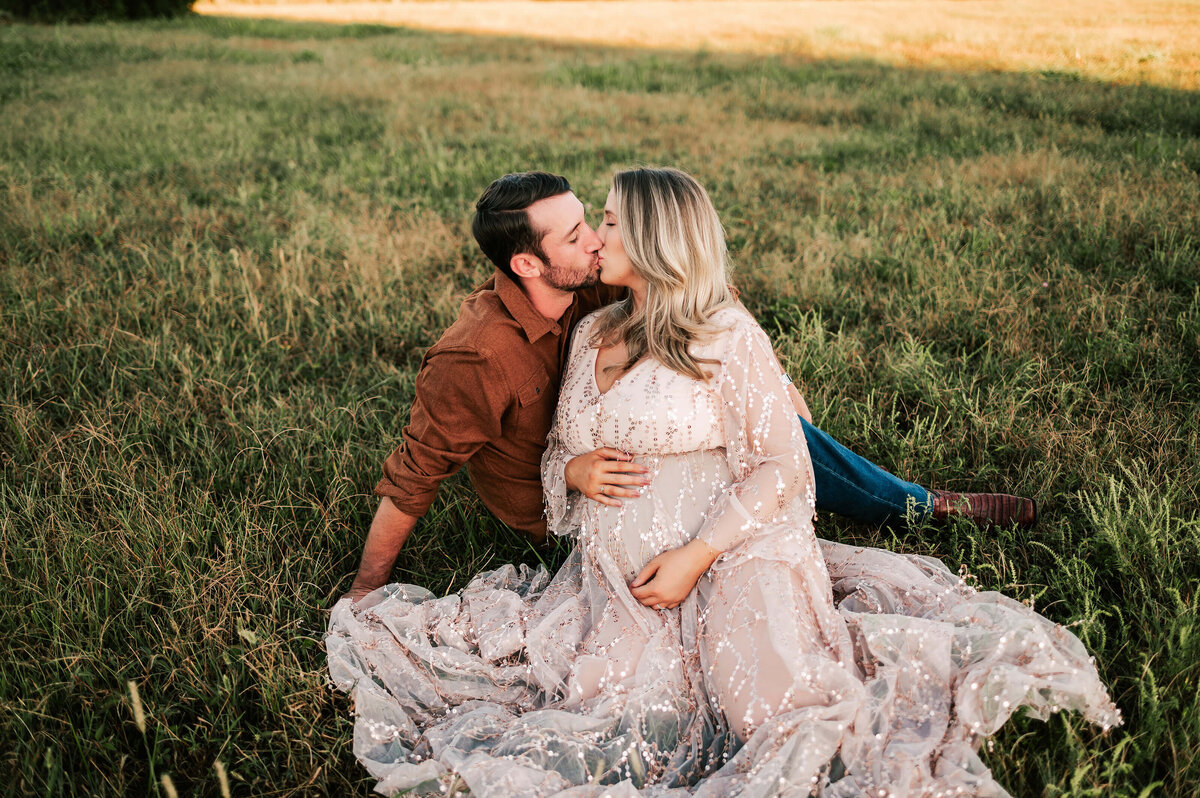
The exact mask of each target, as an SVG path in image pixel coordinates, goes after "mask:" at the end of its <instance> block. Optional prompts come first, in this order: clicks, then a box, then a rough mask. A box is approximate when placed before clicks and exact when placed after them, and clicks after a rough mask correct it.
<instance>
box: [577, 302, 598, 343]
mask: <svg viewBox="0 0 1200 798" xmlns="http://www.w3.org/2000/svg"><path fill="white" fill-rule="evenodd" d="M604 310H605V309H604V308H599V309H597V310H593V311H592V312H591V313H589V314H587V315H586V316H584V317H583V318H582V319H580V320H579V322H578V323H577V324H576V325H575V327H574V330H573V331H572V333H571V334H572V335H573V336H575V338H574V340H582V339H584V338H586V337H587V336H588V335H589V334H590V331H591V329H592V328H593V327H595V326H596V320H597V319H599V318H600V316H602V315H603V314H604Z"/></svg>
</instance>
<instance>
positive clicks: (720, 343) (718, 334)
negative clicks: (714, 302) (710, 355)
mask: <svg viewBox="0 0 1200 798" xmlns="http://www.w3.org/2000/svg"><path fill="white" fill-rule="evenodd" d="M709 325H710V327H711V329H712V330H713V333H712V339H711V340H712V344H713V345H714V346H716V348H718V349H724V348H726V347H728V346H729V345H730V344H732V343H733V342H735V341H737V340H739V339H741V338H742V337H744V336H746V335H754V334H756V333H760V334H763V335H765V334H766V333H763V332H762V328H761V327H759V326H758V322H757V321H756V320H755V318H754V317H753V316H751V315H750V311H748V310H746V309H745V308H744V307H742V304H741V303H740V302H739V303H737V304H734V305H727V306H725V307H723V308H721V309H720V310H718V311H717V312H715V313H713V314H712V315H711V316H710V317H709Z"/></svg>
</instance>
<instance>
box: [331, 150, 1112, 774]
mask: <svg viewBox="0 0 1200 798" xmlns="http://www.w3.org/2000/svg"><path fill="white" fill-rule="evenodd" d="M472 230H473V233H474V236H475V238H476V240H477V241H478V243H479V246H480V248H481V249H482V250H483V252H484V254H485V255H487V257H488V258H489V259H490V260H491V261H492V262H493V263H494V264H495V265H496V267H497V271H496V274H495V275H494V276H493V277H492V278H491V279H490V280H489V281H488V282H487V283H485V284H484V285H483V286H481V287H480V288H479V289H477V290H476V291H475V292H474V293H472V294H471V296H470V297H468V298H467V300H466V301H465V302H464V303H463V305H462V308H461V309H460V312H459V317H458V319H457V320H456V321H455V322H454V324H453V325H452V326H451V327H450V328H449V330H447V332H446V333H445V334H444V335H443V336H442V338H441V339H440V340H439V341H438V343H437V344H435V345H434V346H433V347H432V348H431V349H430V350H429V352H428V353H427V354H426V356H425V359H424V361H423V362H422V365H421V370H420V372H419V374H418V376H417V382H416V399H415V401H414V404H413V407H412V411H411V418H410V422H409V425H408V427H406V428H405V430H404V432H403V441H402V442H401V444H400V446H399V447H398V448H397V450H396V451H395V452H394V453H393V454H392V455H391V456H390V457H389V458H388V460H387V462H386V464H385V466H384V478H383V480H381V482H380V483H379V485H378V486H377V487H376V493H377V494H378V495H380V496H381V497H382V500H381V502H380V505H379V510H378V511H377V513H376V516H375V519H374V521H373V522H372V525H371V529H370V531H369V532H368V535H367V541H366V543H365V545H364V548H363V555H362V561H361V563H360V567H359V571H358V574H357V576H356V577H355V581H354V585H353V586H352V588H351V590H350V592H349V593H348V594H347V595H346V596H344V597H343V598H342V600H340V601H339V602H338V603H337V604H336V605H335V606H334V608H333V612H332V615H331V618H330V624H329V631H328V635H327V637H326V650H327V654H328V662H329V669H330V675H331V677H332V679H333V681H334V683H335V685H336V686H337V687H338V688H339V689H342V690H344V691H346V692H348V693H350V694H351V695H352V696H353V699H354V704H355V731H354V752H355V754H356V756H357V757H358V758H359V760H360V761H361V762H362V763H363V764H364V766H365V767H366V768H367V769H368V771H369V772H370V773H371V775H372V776H374V777H375V778H376V779H378V783H377V785H376V789H377V790H378V791H380V792H383V793H386V794H392V793H396V792H400V791H410V793H411V794H416V795H424V794H428V795H445V794H454V793H455V792H456V791H458V792H462V791H464V790H465V791H469V794H471V795H473V796H497V797H499V796H504V797H505V798H509V797H510V796H551V795H561V796H579V797H584V796H586V797H588V798H599V797H600V796H614V798H621V797H622V796H637V795H647V796H660V795H663V796H665V795H679V796H685V795H695V796H714V797H715V796H732V795H737V796H776V795H779V796H791V795H809V794H817V795H825V796H858V795H871V796H907V795H914V796H915V795H922V796H924V795H930V796H932V795H938V794H942V795H1005V794H1006V793H1005V792H1004V790H1003V788H1001V787H1000V785H998V784H997V783H996V782H995V781H994V779H993V778H992V776H991V773H990V771H989V770H988V769H987V767H986V766H985V765H984V764H983V763H982V762H981V760H980V759H979V757H978V756H977V751H978V748H979V746H980V744H981V743H982V741H983V740H984V739H986V738H987V737H988V736H989V735H991V734H993V733H995V732H996V731H997V729H998V728H999V727H1000V726H1001V725H1002V724H1003V723H1004V721H1005V720H1007V719H1008V718H1009V717H1010V716H1011V715H1012V713H1013V712H1015V711H1016V710H1017V709H1018V708H1020V707H1025V708H1026V710H1027V711H1028V712H1030V713H1031V714H1034V715H1036V716H1038V717H1045V716H1046V715H1048V714H1050V713H1052V712H1055V711H1058V710H1060V709H1073V710H1076V711H1078V712H1081V713H1082V714H1083V716H1084V717H1086V718H1087V719H1088V720H1090V721H1092V722H1094V723H1096V724H1099V725H1100V726H1102V727H1104V728H1108V727H1110V726H1112V725H1115V724H1118V723H1120V713H1119V711H1118V710H1117V708H1116V707H1115V706H1114V705H1113V703H1112V701H1111V700H1110V698H1109V696H1108V692H1107V690H1106V689H1105V687H1104V685H1103V683H1102V682H1101V681H1100V678H1099V675H1098V673H1097V671H1096V668H1095V664H1094V663H1093V661H1092V660H1091V658H1090V657H1089V656H1088V653H1087V651H1086V650H1085V648H1084V646H1083V645H1082V643H1081V642H1080V641H1079V640H1078V639H1077V638H1076V637H1075V636H1074V635H1072V634H1071V633H1070V632H1069V631H1067V630H1066V629H1064V628H1063V627H1061V626H1059V625H1057V624H1054V623H1052V622H1050V621H1049V620H1047V619H1045V618H1043V617H1042V616H1040V615H1039V614H1037V613H1036V612H1034V611H1033V610H1032V609H1030V608H1029V607H1026V606H1025V605H1023V604H1021V603H1019V602H1016V601H1014V600H1012V599H1010V598H1007V597H1005V596H1003V595H1001V594H999V593H994V592H977V591H975V590H974V589H972V588H971V587H969V586H968V585H966V584H965V583H964V582H963V581H962V580H961V579H960V578H958V577H957V576H955V575H954V574H952V573H951V572H950V571H949V570H948V569H947V568H946V567H945V566H944V565H943V564H942V563H941V562H940V561H938V560H936V559H933V558H928V557H918V556H912V555H902V554H897V553H894V552H891V551H887V550H884V549H877V548H867V547H856V546H847V545H844V544H840V543H835V542H831V541H826V540H822V539H820V538H818V537H816V534H815V530H814V526H813V521H814V518H815V513H816V511H817V510H818V509H822V510H826V509H827V510H830V511H833V512H839V513H842V514H847V515H850V516H851V517H853V518H856V519H858V520H866V521H870V522H875V523H904V522H906V521H908V520H911V519H914V518H915V519H923V518H926V517H932V518H933V519H934V520H939V519H943V518H946V517H948V516H952V515H961V516H964V517H966V518H969V519H971V520H973V521H975V522H977V523H980V524H981V525H993V524H1007V525H1017V526H1021V527H1029V526H1032V524H1033V523H1034V522H1035V520H1036V508H1035V506H1034V505H1033V502H1032V501H1030V500H1028V499H1022V498H1019V497H1015V496H1007V495H1004V494H948V493H945V492H942V491H931V490H927V489H925V488H922V487H920V486H918V485H915V484H913V483H909V482H905V481H903V480H901V479H899V478H897V477H895V476H893V475H891V474H889V473H887V472H886V471H883V470H882V469H880V468H878V467H877V466H875V465H873V464H871V463H869V462H867V461H866V460H864V459H862V458H861V457H858V456H857V455H855V454H853V453H852V452H850V451H849V450H848V449H846V448H845V447H843V446H841V445H840V444H838V443H837V442H836V441H834V440H833V439H831V438H830V437H829V436H828V435H826V434H824V433H822V432H821V431H820V430H818V429H817V428H816V427H814V426H813V425H812V423H811V416H810V414H809V412H808V408H807V407H806V405H805V403H804V400H803V398H802V397H801V396H800V394H799V393H798V392H797V391H796V389H795V387H794V386H793V385H792V383H791V380H790V379H789V378H788V376H787V375H786V374H785V373H784V371H783V369H782V368H781V367H780V365H779V362H778V360H777V359H776V357H775V354H774V352H773V350H772V346H771V342H770V340H769V339H768V337H767V336H766V334H765V333H764V332H763V330H762V329H761V328H760V327H759V326H758V324H757V322H756V321H755V320H754V318H753V317H752V316H751V315H750V314H749V313H748V312H747V311H746V310H745V308H743V307H742V306H741V304H740V303H739V302H738V300H737V296H736V292H735V291H734V290H733V289H732V287H731V285H730V280H729V274H728V257H727V253H726V245H725V239H724V233H723V230H722V227H721V223H720V220H719V218H718V215H717V213H716V210H715V209H714V207H713V204H712V202H711V200H710V198H709V196H708V194H707V193H706V192H705V190H704V189H703V187H701V186H700V184H699V183H697V182H696V180H695V179H693V178H692V177H690V176H689V175H687V174H685V173H683V172H681V171H678V170H675V169H652V168H638V169H631V170H626V171H621V172H618V173H616V174H615V175H614V177H613V182H612V187H611V190H610V192H609V195H608V199H607V202H606V204H605V207H604V217H603V220H602V221H601V222H600V225H599V228H598V229H597V230H593V229H592V228H591V227H590V226H589V225H588V223H587V220H586V216H585V209H584V206H583V204H582V203H581V202H580V201H579V200H578V198H576V197H575V195H574V194H573V193H571V190H570V185H569V184H568V182H567V181H566V180H565V179H564V178H562V177H558V176H555V175H550V174H547V173H542V172H530V173H522V174H515V175H506V176H505V177H502V178H500V179H499V180H496V181H495V182H493V183H492V185H490V186H489V187H488V188H487V190H486V191H485V192H484V193H483V195H482V196H481V197H480V199H479V201H478V203H477V204H476V213H475V218H474V222H473V226H472ZM464 464H466V465H467V466H468V469H469V473H470V476H471V479H472V482H473V483H474V485H475V487H476V490H477V491H478V493H479V495H480V497H481V498H482V500H483V502H484V504H485V505H486V506H487V508H488V509H489V510H490V511H491V512H493V513H494V514H495V515H496V516H497V517H498V518H500V520H502V521H504V522H505V523H507V524H508V525H509V526H511V527H513V528H514V529H516V530H519V531H522V532H525V533H526V534H529V535H530V536H531V537H533V538H534V539H535V540H541V539H545V537H546V535H547V534H553V535H559V536H564V537H569V538H571V540H572V549H571V553H570V554H569V556H568V557H567V559H566V561H565V562H564V564H563V565H562V567H561V568H559V570H558V571H557V572H556V573H554V574H550V573H549V572H548V571H547V570H546V569H545V568H544V567H539V568H537V569H532V568H530V567H528V566H525V565H522V566H521V567H519V568H517V567H514V566H512V565H505V566H503V567H501V568H498V569H495V570H492V571H487V572H484V573H481V574H478V575H477V576H476V577H475V578H474V579H473V580H472V581H471V582H470V584H468V585H467V587H466V588H464V589H463V590H461V591H459V592H458V593H455V594H452V595H449V596H444V597H436V596H434V595H433V594H432V593H430V592H429V591H428V590H425V589H423V588H421V587H418V586H414V585H398V584H390V585H389V584H385V583H386V582H387V580H388V577H389V576H390V573H391V569H392V566H393V564H394V562H395V558H396V555H397V553H398V552H399V550H400V548H401V546H403V544H404V542H405V540H406V539H407V538H408V536H409V534H410V533H411V532H412V530H413V529H414V527H415V526H416V523H417V521H418V519H419V518H420V517H421V516H422V515H423V514H424V513H425V511H426V510H427V509H428V507H429V506H430V504H431V503H432V501H433V499H434V496H435V495H436V492H437V489H438V485H439V484H440V482H441V480H443V479H445V478H446V477H447V476H449V475H451V474H452V473H454V472H455V471H456V470H457V469H458V468H459V467H461V466H462V465H464Z"/></svg>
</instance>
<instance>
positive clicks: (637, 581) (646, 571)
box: [629, 557, 658, 599]
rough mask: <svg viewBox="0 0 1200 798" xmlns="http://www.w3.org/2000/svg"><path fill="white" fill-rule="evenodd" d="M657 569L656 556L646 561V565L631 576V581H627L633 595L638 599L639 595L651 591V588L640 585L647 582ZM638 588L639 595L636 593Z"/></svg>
mask: <svg viewBox="0 0 1200 798" xmlns="http://www.w3.org/2000/svg"><path fill="white" fill-rule="evenodd" d="M657 571H658V558H657V557H655V558H654V559H653V560H651V561H650V562H648V563H646V567H644V568H642V570H641V571H639V572H638V575H637V576H635V577H634V578H633V581H632V582H630V583H629V587H630V588H631V589H633V595H635V596H638V598H639V599H640V598H641V595H645V594H647V593H650V592H652V591H653V588H646V587H642V586H643V585H645V584H646V583H647V582H649V581H650V578H651V577H652V576H654V574H655V573H657ZM635 588H636V589H635ZM638 589H640V590H641V595H639V594H638Z"/></svg>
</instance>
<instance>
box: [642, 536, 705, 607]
mask: <svg viewBox="0 0 1200 798" xmlns="http://www.w3.org/2000/svg"><path fill="white" fill-rule="evenodd" d="M719 556H721V552H719V551H717V550H716V549H714V548H713V547H712V546H709V545H708V544H707V543H705V542H704V541H702V540H693V541H691V542H690V543H688V544H686V545H683V546H680V547H679V548H677V549H668V550H667V551H664V552H663V553H662V554H660V555H658V556H657V557H655V558H654V559H653V560H651V561H650V562H648V563H646V567H645V568H643V569H642V571H641V573H639V574H638V575H637V577H636V578H635V579H634V580H633V581H632V582H630V584H629V592H630V593H632V594H633V597H634V598H635V599H637V600H638V601H639V602H640V603H641V604H642V605H643V606H646V607H653V608H654V609H656V610H672V609H675V608H676V607H678V606H679V605H680V604H682V603H683V600H684V599H686V598H687V597H688V594H689V593H691V592H692V588H694V587H695V586H696V583H697V582H698V581H700V577H701V576H703V575H704V572H705V571H707V570H708V566H710V565H712V564H713V561H715V560H716V559H717V557H719Z"/></svg>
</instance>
